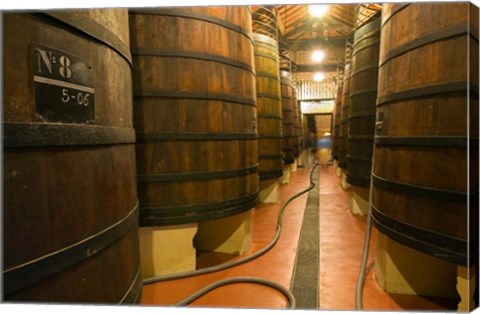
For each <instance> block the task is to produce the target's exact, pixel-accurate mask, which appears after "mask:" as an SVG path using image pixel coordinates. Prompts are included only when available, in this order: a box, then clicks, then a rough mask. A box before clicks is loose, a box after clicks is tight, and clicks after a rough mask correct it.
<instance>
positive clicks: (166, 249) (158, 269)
mask: <svg viewBox="0 0 480 314" xmlns="http://www.w3.org/2000/svg"><path fill="white" fill-rule="evenodd" d="M197 228H198V224H197V223H191V224H185V225H176V226H163V227H141V228H140V230H139V241H140V260H141V265H142V278H144V279H146V278H150V277H156V276H160V275H166V274H173V273H180V272H186V271H191V270H195V267H196V257H195V253H196V252H195V249H194V247H193V237H194V236H195V233H197Z"/></svg>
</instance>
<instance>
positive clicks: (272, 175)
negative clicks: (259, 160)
mask: <svg viewBox="0 0 480 314" xmlns="http://www.w3.org/2000/svg"><path fill="white" fill-rule="evenodd" d="M281 176H283V170H282V169H280V170H272V171H260V172H259V177H260V180H261V181H264V180H271V179H276V178H280V177H281Z"/></svg>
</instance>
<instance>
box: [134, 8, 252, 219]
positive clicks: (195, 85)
mask: <svg viewBox="0 0 480 314" xmlns="http://www.w3.org/2000/svg"><path fill="white" fill-rule="evenodd" d="M250 14H251V13H250V11H249V9H248V7H233V6H223V7H185V8H163V9H139V10H135V11H131V14H130V36H131V45H132V54H133V64H134V69H133V88H134V123H135V129H136V132H137V146H136V151H137V168H138V190H139V192H138V193H139V200H140V225H141V226H161V225H174V224H184V223H191V222H199V221H205V220H212V219H217V218H222V217H227V216H231V215H235V214H238V213H241V212H244V211H247V210H249V209H252V208H253V207H255V205H256V204H257V202H258V130H257V116H256V114H257V109H256V95H255V72H254V48H253V39H252V32H251V27H252V26H251V15H250Z"/></svg>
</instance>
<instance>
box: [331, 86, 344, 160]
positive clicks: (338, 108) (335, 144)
mask: <svg viewBox="0 0 480 314" xmlns="http://www.w3.org/2000/svg"><path fill="white" fill-rule="evenodd" d="M342 93H343V81H340V82H338V85H337V94H336V97H335V111H334V119H333V141H332V156H333V159H335V160H337V161H338V160H339V155H340V153H339V150H340V140H341V139H340V128H341V123H340V122H341V114H342Z"/></svg>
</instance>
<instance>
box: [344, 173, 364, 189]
mask: <svg viewBox="0 0 480 314" xmlns="http://www.w3.org/2000/svg"><path fill="white" fill-rule="evenodd" d="M347 182H348V183H350V184H351V185H355V186H359V187H362V188H365V189H368V188H369V187H370V177H369V176H366V177H361V176H357V175H354V174H352V173H351V172H349V170H347Z"/></svg>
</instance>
